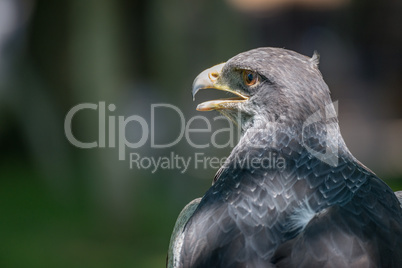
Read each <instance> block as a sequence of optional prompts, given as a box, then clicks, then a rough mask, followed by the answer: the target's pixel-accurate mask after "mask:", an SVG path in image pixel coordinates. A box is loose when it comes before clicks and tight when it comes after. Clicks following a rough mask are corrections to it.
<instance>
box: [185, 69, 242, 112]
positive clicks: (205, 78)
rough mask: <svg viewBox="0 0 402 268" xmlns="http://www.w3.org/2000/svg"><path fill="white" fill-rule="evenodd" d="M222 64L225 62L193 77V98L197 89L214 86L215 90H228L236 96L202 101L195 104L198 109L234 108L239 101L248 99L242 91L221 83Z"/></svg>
mask: <svg viewBox="0 0 402 268" xmlns="http://www.w3.org/2000/svg"><path fill="white" fill-rule="evenodd" d="M224 65H225V63H221V64H218V65H215V66H213V67H211V68H209V69H206V70H205V71H203V72H201V73H200V74H199V75H198V76H197V77H196V78H195V80H194V82H193V89H192V94H193V100H194V99H195V95H196V94H197V92H198V91H200V90H201V89H206V88H214V89H217V90H223V91H226V92H230V93H232V94H234V95H236V96H237V97H234V98H228V99H219V100H211V101H206V102H203V103H201V104H199V105H198V106H197V110H198V111H211V110H221V109H231V108H235V106H236V105H237V104H238V103H239V102H244V101H247V100H248V99H249V96H247V95H245V94H244V93H242V92H239V91H238V90H233V89H231V88H230V87H229V86H227V85H225V84H224V83H222V79H221V75H222V69H223V66H224Z"/></svg>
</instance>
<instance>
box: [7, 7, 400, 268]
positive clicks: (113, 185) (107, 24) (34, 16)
mask: <svg viewBox="0 0 402 268" xmlns="http://www.w3.org/2000/svg"><path fill="white" fill-rule="evenodd" d="M401 14H402V4H401V1H374V0H368V1H357V0H355V1H348V0H325V1H311V0H287V1H279V0H276V1H275V0H250V1H240V0H226V1H212V0H206V1H201V0H194V1H179V0H172V1H162V0H149V1H138V0H133V1H127V0H114V1H112V0H109V1H108V0H58V1H50V0H48V1H45V0H36V1H34V0H0V160H1V161H0V238H1V245H0V267H164V265H165V258H166V252H167V248H168V243H169V238H170V233H171V231H172V229H173V225H174V222H175V220H176V217H177V215H178V214H179V212H180V210H181V208H182V207H184V205H185V204H186V203H188V202H189V201H191V200H192V199H194V198H196V197H199V196H202V195H203V193H204V192H205V191H206V190H207V189H208V187H209V186H210V184H211V181H212V178H213V176H214V174H215V172H216V169H212V168H197V169H196V168H195V167H194V165H192V166H191V167H190V168H189V169H188V170H187V171H186V172H184V173H182V172H181V170H179V169H163V170H161V169H160V170H157V171H156V172H154V173H152V171H151V170H149V169H140V170H139V169H137V168H130V165H129V161H128V154H129V153H133V152H135V153H138V154H140V155H141V156H147V157H151V156H154V157H157V156H169V155H170V153H171V152H173V153H175V154H177V155H180V156H187V157H191V156H194V153H195V152H201V153H204V154H205V155H206V156H218V157H223V156H226V155H228V154H229V152H230V150H231V148H230V146H227V147H225V148H223V149H218V148H213V147H212V146H210V147H209V148H204V149H196V148H192V147H191V146H190V145H189V144H188V142H187V141H186V140H185V139H182V140H180V142H179V143H178V144H176V145H174V146H172V147H170V148H164V149H163V148H162V149H155V148H152V146H151V144H150V140H149V139H148V140H147V142H146V143H145V144H144V145H143V146H141V147H140V148H137V149H131V148H127V150H126V155H127V157H126V160H119V158H118V149H117V148H108V143H107V144H106V148H92V149H80V148H77V147H75V146H73V145H72V144H71V143H70V142H69V141H68V140H67V138H66V136H65V133H64V120H65V116H66V114H67V113H68V111H69V110H70V109H71V108H73V107H74V106H76V105H78V104H81V103H93V104H97V105H98V104H99V102H105V104H106V107H107V106H108V105H109V104H114V105H115V107H116V109H115V110H114V111H109V110H106V116H112V117H113V116H114V118H116V122H117V118H118V116H124V118H127V117H128V116H131V115H138V116H141V117H142V118H144V119H145V120H146V122H147V123H150V122H151V119H152V114H151V105H152V104H156V103H169V104H172V105H175V106H176V107H178V108H179V109H180V110H181V111H182V112H183V114H184V116H185V118H186V120H188V119H190V118H191V117H192V116H195V115H199V114H200V113H198V112H197V111H195V107H196V104H197V103H199V102H200V101H201V100H202V98H211V96H212V94H215V93H212V92H207V94H206V95H202V94H201V93H200V96H199V98H198V96H197V101H196V102H192V98H191V94H190V89H191V84H192V81H193V79H194V78H195V76H196V75H197V74H198V73H199V72H201V71H202V70H204V69H206V68H208V67H210V66H212V65H214V64H217V63H220V62H223V61H226V60H227V59H228V58H230V57H232V56H234V55H235V54H237V53H239V52H242V51H245V50H248V49H251V48H255V47H260V46H277V47H284V48H288V49H292V50H296V51H298V52H300V53H303V54H305V55H310V56H311V55H312V54H313V52H314V51H315V50H317V51H318V52H319V53H320V54H321V62H320V69H321V71H322V73H323V76H324V79H325V80H326V82H327V83H328V85H329V87H330V88H331V91H332V97H333V99H334V100H339V117H340V124H341V131H342V133H343V135H344V138H345V140H346V143H347V144H348V146H349V148H350V149H351V151H352V153H353V154H354V155H355V156H356V158H358V159H359V160H361V162H363V163H364V164H366V165H367V166H368V167H370V168H371V169H372V170H373V171H374V172H376V173H377V175H379V176H380V177H381V178H383V179H384V180H386V181H387V183H389V185H390V186H391V187H392V188H393V189H394V190H402V139H401V138H402V91H401V88H402V76H401V74H402V31H401V30H400V29H401V27H402V16H401ZM202 115H203V116H206V117H208V118H209V119H211V122H212V130H217V129H220V128H222V127H224V126H227V123H225V122H224V121H222V120H217V121H214V120H213V118H214V117H215V116H216V115H217V114H215V113H214V112H211V113H205V114H202ZM225 124H226V125H225ZM154 126H155V133H154V134H155V139H156V141H157V142H158V143H163V142H168V141H172V140H174V139H175V137H177V135H178V128H179V126H180V119H179V117H178V116H177V113H175V112H174V111H173V110H159V111H158V113H156V114H154ZM197 126H199V127H203V126H202V123H201V122H198V123H197V124H196V123H194V126H193V128H196V127H197ZM72 131H73V134H74V136H75V137H77V139H78V140H81V141H85V142H90V141H97V140H98V132H99V120H98V111H97V110H88V109H87V110H82V111H80V112H79V113H77V115H76V116H75V117H74V120H73V123H72ZM142 131H143V130H142V129H141V127H140V125H139V124H136V123H133V124H129V125H127V129H126V132H125V136H126V137H127V140H130V141H132V142H135V141H138V140H139V138H140V137H141V135H142V133H143V132H142ZM209 135H210V134H208V133H207V134H205V135H198V136H197V135H195V136H194V141H195V142H196V143H198V144H203V143H207V142H208V141H209V140H210V137H209ZM227 138H228V137H227V136H224V135H223V136H222V137H220V140H221V141H225V140H227ZM221 143H224V142H221Z"/></svg>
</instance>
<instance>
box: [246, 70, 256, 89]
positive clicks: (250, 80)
mask: <svg viewBox="0 0 402 268" xmlns="http://www.w3.org/2000/svg"><path fill="white" fill-rule="evenodd" d="M243 80H244V83H245V84H246V85H247V86H252V85H255V84H256V83H257V82H258V75H257V73H255V72H252V71H248V70H246V71H243Z"/></svg>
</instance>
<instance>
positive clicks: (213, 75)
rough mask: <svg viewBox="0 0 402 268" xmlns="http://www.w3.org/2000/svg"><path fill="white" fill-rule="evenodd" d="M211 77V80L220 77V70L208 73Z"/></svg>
mask: <svg viewBox="0 0 402 268" xmlns="http://www.w3.org/2000/svg"><path fill="white" fill-rule="evenodd" d="M208 76H209V79H211V81H215V80H216V79H218V77H219V73H218V72H210V73H209V74H208Z"/></svg>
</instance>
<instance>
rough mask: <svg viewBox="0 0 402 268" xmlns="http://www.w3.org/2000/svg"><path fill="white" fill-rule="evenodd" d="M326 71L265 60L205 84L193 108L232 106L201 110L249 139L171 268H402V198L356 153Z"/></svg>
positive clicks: (193, 215)
mask: <svg viewBox="0 0 402 268" xmlns="http://www.w3.org/2000/svg"><path fill="white" fill-rule="evenodd" d="M318 61H319V57H318V54H317V53H314V55H313V56H312V57H307V56H304V55H301V54H299V53H296V52H294V51H291V50H286V49H283V48H269V47H265V48H257V49H253V50H250V51H246V52H243V53H240V54H238V55H236V56H234V57H233V58H231V59H229V60H228V61H227V62H225V63H221V64H218V65H216V66H213V67H211V68H209V69H207V70H205V71H203V72H201V73H200V74H199V75H198V76H197V77H196V79H195V80H194V83H193V86H192V94H193V98H194V95H195V94H196V93H197V92H199V91H200V90H203V89H206V88H212V89H217V90H223V91H226V92H229V93H230V94H232V95H233V97H232V98H227V99H218V100H211V101H207V102H203V103H201V104H199V105H198V106H197V110H199V111H211V110H216V111H218V112H220V113H222V114H223V115H225V116H227V117H228V118H230V119H231V120H233V121H234V122H237V123H238V126H239V127H240V128H241V137H240V139H239V142H238V144H237V145H236V146H235V147H234V148H233V150H232V152H231V153H230V155H229V157H228V158H227V160H226V162H225V163H224V164H223V166H222V167H221V168H220V169H219V170H218V172H217V174H216V175H215V178H214V179H213V184H212V186H211V187H210V188H209V189H208V190H207V192H206V193H205V195H204V196H203V197H201V198H198V199H195V200H194V201H192V202H190V203H189V204H188V205H187V206H186V207H185V208H184V209H183V211H182V212H181V213H180V215H179V217H178V219H177V222H176V225H175V227H174V230H173V233H172V236H171V241H170V245H169V252H168V260H167V267H175V268H176V267H184V268H188V267H192V268H193V267H225V268H232V267H233V268H235V267H236V268H237V267H402V208H401V203H400V201H399V200H398V197H399V198H401V197H402V195H401V193H400V192H398V193H397V194H395V193H394V192H393V191H392V190H391V189H390V187H388V186H387V184H386V183H384V182H383V181H382V180H381V179H380V178H378V177H377V176H376V175H375V174H374V173H373V172H372V171H371V170H370V169H368V168H367V167H365V166H364V165H363V164H362V163H360V162H359V161H358V160H357V159H356V158H355V157H354V156H353V155H352V154H351V152H350V151H349V150H348V148H347V146H346V144H345V142H344V140H343V138H342V135H341V132H340V130H339V125H338V119H337V116H336V111H335V108H334V104H333V102H332V100H331V97H330V91H329V88H328V86H327V84H326V83H325V82H324V80H323V77H322V75H321V73H320V71H319V69H318ZM267 159H271V160H272V159H277V160H278V159H279V160H281V161H267ZM268 162H269V163H268ZM397 196H398V197H397Z"/></svg>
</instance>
